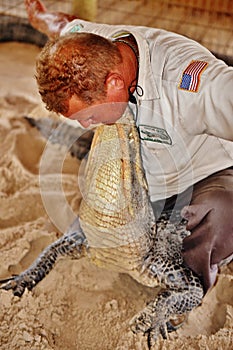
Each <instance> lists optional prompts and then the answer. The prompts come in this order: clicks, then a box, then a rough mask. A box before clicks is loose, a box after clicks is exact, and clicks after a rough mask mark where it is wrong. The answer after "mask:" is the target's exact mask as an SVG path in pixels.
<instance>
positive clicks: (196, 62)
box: [61, 20, 233, 201]
mask: <svg viewBox="0 0 233 350" xmlns="http://www.w3.org/2000/svg"><path fill="white" fill-rule="evenodd" d="M80 31H82V32H91V33H94V34H98V35H101V36H103V37H106V38H108V39H111V40H114V39H115V38H117V36H119V37H120V36H122V34H123V32H130V33H131V34H133V36H134V37H135V39H136V41H137V44H138V48H139V77H138V85H139V86H140V88H138V89H137V90H138V93H139V95H141V96H139V95H138V94H137V92H135V93H134V95H135V97H136V100H137V106H136V105H133V104H130V106H131V107H132V109H133V111H134V113H135V120H136V124H137V126H138V129H139V134H140V138H141V153H142V160H143V166H144V169H145V173H146V178H147V181H148V186H149V194H150V197H151V200H152V201H157V200H161V199H164V198H167V197H170V196H172V195H174V194H178V193H181V192H182V191H184V190H185V189H187V188H188V187H189V186H191V185H192V184H194V183H197V182H198V181H200V180H201V179H203V178H206V177H207V176H208V175H211V174H213V173H214V172H216V171H219V170H222V169H225V168H227V167H230V166H232V165H233V142H232V141H233V68H232V67H228V66H227V65H226V64H225V63H224V62H223V61H221V60H218V59H216V58H215V57H214V56H213V55H212V54H211V53H210V52H209V51H208V50H207V49H206V48H204V47H203V46H201V45H200V44H198V43H197V42H195V41H193V40H191V39H188V38H186V37H184V36H182V35H178V34H175V33H171V32H167V31H165V30H161V29H154V28H149V27H140V26H128V25H107V24H98V23H91V22H87V21H83V20H74V21H72V22H71V23H69V24H68V25H66V27H65V28H64V29H63V31H62V33H61V35H64V34H66V33H69V32H80Z"/></svg>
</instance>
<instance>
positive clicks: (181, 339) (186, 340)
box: [0, 42, 233, 350]
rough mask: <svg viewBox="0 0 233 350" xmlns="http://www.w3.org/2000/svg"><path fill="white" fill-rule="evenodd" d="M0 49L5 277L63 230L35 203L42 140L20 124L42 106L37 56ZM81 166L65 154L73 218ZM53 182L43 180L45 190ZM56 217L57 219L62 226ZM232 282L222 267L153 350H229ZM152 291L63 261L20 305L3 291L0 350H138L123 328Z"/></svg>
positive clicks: (14, 46)
mask: <svg viewBox="0 0 233 350" xmlns="http://www.w3.org/2000/svg"><path fill="white" fill-rule="evenodd" d="M0 52H1V55H0V76H1V84H0V278H6V277H9V276H10V275H11V274H17V273H19V272H20V271H22V270H23V269H25V268H27V267H28V266H29V264H30V263H31V262H32V261H33V260H34V259H35V258H36V256H37V255H38V254H39V252H40V251H41V250H42V249H43V248H44V247H45V246H47V245H48V244H49V243H51V242H52V241H54V240H55V239H56V238H57V237H58V236H59V235H60V234H61V232H59V230H58V229H57V228H56V227H55V225H54V224H53V223H52V222H51V220H50V217H49V216H48V215H47V213H46V210H45V208H44V206H43V202H42V200H41V194H40V184H39V176H38V173H39V162H40V159H41V156H42V153H43V150H44V147H45V141H44V140H43V139H42V138H41V136H40V135H39V133H38V132H37V131H36V130H35V129H33V128H31V127H30V126H29V125H27V123H26V122H25V120H24V118H23V116H24V115H27V114H33V113H34V115H36V114H37V112H36V111H37V110H38V109H37V108H38V105H40V106H39V107H40V108H41V104H40V97H39V95H38V93H37V89H36V84H35V81H34V78H33V76H34V64H35V58H36V56H37V54H38V52H39V49H38V48H37V47H35V46H33V45H30V44H24V43H14V42H12V43H2V44H0ZM40 108H39V110H40ZM37 116H38V117H39V116H40V115H37ZM79 166H80V164H79V162H78V161H77V160H76V159H73V158H72V157H70V156H69V155H67V157H66V160H65V164H64V167H63V178H62V184H63V189H64V192H65V195H66V198H67V202H68V203H69V206H70V208H71V209H72V210H73V211H74V212H77V211H78V206H79V202H80V198H81V196H80V193H79V190H78V187H77V172H78V169H79ZM57 175H58V174H56V173H55V172H53V171H51V170H50V171H48V174H44V176H45V179H46V181H47V182H48V183H51V184H52V183H53V181H54V179H55V178H56V176H57ZM63 214H64V213H62V212H61V213H58V216H59V217H60V218H62V220H64V221H65V220H66V219H65V218H66V215H65V214H64V216H63ZM232 275H233V264H231V265H229V266H228V267H225V268H223V269H222V270H221V273H220V275H219V278H218V281H217V284H216V286H215V287H214V288H213V289H212V290H211V291H210V292H209V293H208V294H207V295H206V296H205V298H204V300H203V304H202V306H201V307H199V308H197V309H196V310H194V311H193V312H191V314H190V315H189V318H188V320H187V322H186V324H185V325H184V326H183V327H182V328H181V329H179V330H178V331H177V332H176V333H173V334H171V335H170V336H169V339H168V340H161V339H160V340H159V341H158V342H157V344H156V345H155V347H154V349H158V350H176V349H177V350H178V349H179V350H181V349H190V350H194V349H195V350H196V349H211V350H223V349H224V350H227V349H228V350H230V349H233V297H232V292H233V278H232ZM154 294H155V291H154V290H151V289H149V288H146V287H144V286H141V285H139V284H138V283H137V282H135V281H133V280H132V279H131V278H130V277H128V276H127V275H124V274H118V273H115V272H111V271H105V270H101V269H99V268H97V267H95V266H93V265H92V264H91V263H90V262H89V261H88V260H87V259H83V260H79V261H74V260H67V259H66V260H61V261H59V262H58V264H57V265H56V267H55V268H54V269H53V271H52V272H51V273H50V274H49V275H48V276H47V277H46V278H45V279H44V280H43V281H42V282H41V283H39V284H38V285H37V287H36V288H35V289H34V290H33V291H32V292H26V293H25V294H24V295H23V296H22V298H21V299H20V298H18V297H14V296H12V293H11V292H6V291H0V349H1V350H6V349H7V350H16V349H24V350H27V349H28V350H29V349H33V350H36V349H40V350H43V349H44V350H51V349H53V350H75V349H77V350H94V349H95V350H144V349H146V348H147V344H146V339H145V337H143V336H139V335H137V336H136V335H133V334H132V333H131V331H130V330H129V327H128V323H129V320H130V319H131V318H132V317H133V316H134V314H135V313H136V312H138V311H139V310H140V309H142V308H143V306H144V305H145V304H146V302H147V301H149V300H150V299H151V298H152V297H153V295H154Z"/></svg>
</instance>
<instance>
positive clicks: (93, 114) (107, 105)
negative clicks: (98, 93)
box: [64, 95, 127, 128]
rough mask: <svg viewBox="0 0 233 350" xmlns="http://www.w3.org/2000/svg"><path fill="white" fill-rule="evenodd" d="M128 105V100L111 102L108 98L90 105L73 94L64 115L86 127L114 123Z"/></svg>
mask: <svg viewBox="0 0 233 350" xmlns="http://www.w3.org/2000/svg"><path fill="white" fill-rule="evenodd" d="M126 105H127V103H126V102H109V101H108V99H107V98H106V99H104V100H103V101H102V102H101V103H100V102H96V103H93V104H92V105H88V104H87V103H85V102H83V101H81V100H80V99H78V97H77V96H76V95H73V96H72V97H71V99H70V100H69V110H68V112H67V113H65V114H64V116H65V117H67V118H69V119H72V120H77V121H78V122H79V123H80V124H81V125H82V126H83V127H84V128H88V127H89V126H91V125H92V124H93V125H95V124H99V123H101V124H113V123H115V122H116V121H117V120H118V119H119V118H120V117H121V116H122V114H123V112H124V110H125V108H126Z"/></svg>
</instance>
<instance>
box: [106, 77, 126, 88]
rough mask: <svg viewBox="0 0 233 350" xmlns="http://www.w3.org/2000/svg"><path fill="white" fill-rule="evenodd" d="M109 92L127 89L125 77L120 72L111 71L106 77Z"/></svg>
mask: <svg viewBox="0 0 233 350" xmlns="http://www.w3.org/2000/svg"><path fill="white" fill-rule="evenodd" d="M106 88H107V92H110V93H114V91H115V92H116V93H119V91H120V90H122V89H123V90H124V89H125V82H124V79H123V77H122V76H121V75H120V74H118V73H109V74H108V76H107V79H106Z"/></svg>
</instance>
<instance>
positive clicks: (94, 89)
mask: <svg viewBox="0 0 233 350" xmlns="http://www.w3.org/2000/svg"><path fill="white" fill-rule="evenodd" d="M121 62H122V58H121V54H120V52H119V50H118V48H117V46H116V45H115V44H114V43H113V42H111V41H110V40H108V39H105V38H103V37H101V36H99V35H95V34H92V33H72V34H67V35H65V36H61V37H59V38H56V39H52V40H49V41H48V42H47V43H46V44H45V46H44V48H43V49H42V51H41V53H40V55H39V57H38V60H37V63H36V80H37V85H38V89H39V92H40V95H41V97H42V100H43V102H44V103H45V104H46V107H47V109H48V110H50V111H54V112H57V113H61V114H63V113H66V112H67V111H68V108H69V99H70V98H71V97H72V95H73V94H76V95H77V96H78V97H79V98H80V100H82V101H84V102H86V103H87V104H91V103H92V102H94V101H100V100H101V99H102V98H103V97H105V96H106V87H105V81H106V77H107V75H108V73H109V72H110V71H111V70H112V69H113V68H114V67H115V66H116V65H117V64H119V63H121Z"/></svg>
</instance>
